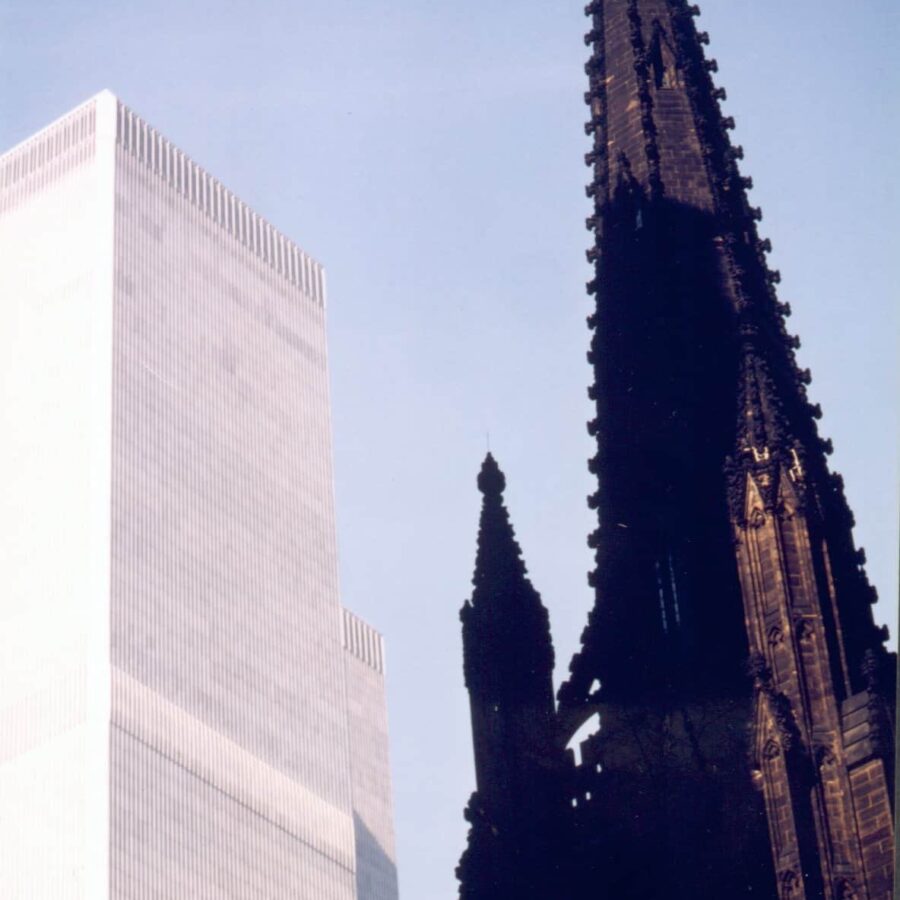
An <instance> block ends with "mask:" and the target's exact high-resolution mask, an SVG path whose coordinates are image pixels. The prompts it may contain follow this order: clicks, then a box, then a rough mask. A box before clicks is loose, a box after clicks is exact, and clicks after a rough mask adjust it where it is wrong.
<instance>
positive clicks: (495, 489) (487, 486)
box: [478, 452, 506, 497]
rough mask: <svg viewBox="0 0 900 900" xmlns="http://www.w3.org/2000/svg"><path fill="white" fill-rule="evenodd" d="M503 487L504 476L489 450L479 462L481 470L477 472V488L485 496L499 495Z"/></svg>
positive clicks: (504, 482) (504, 484)
mask: <svg viewBox="0 0 900 900" xmlns="http://www.w3.org/2000/svg"><path fill="white" fill-rule="evenodd" d="M505 488H506V478H505V477H504V475H503V473H502V472H501V471H500V466H498V465H497V461H496V460H495V459H494V457H493V456H491V454H490V452H489V453H488V454H487V456H485V458H484V462H483V463H482V464H481V471H480V472H479V473H478V490H479V491H481V493H482V494H484V495H485V496H487V495H489V494H490V495H493V496H496V497H499V496H500V495H501V494H502V493H503V491H504V489H505Z"/></svg>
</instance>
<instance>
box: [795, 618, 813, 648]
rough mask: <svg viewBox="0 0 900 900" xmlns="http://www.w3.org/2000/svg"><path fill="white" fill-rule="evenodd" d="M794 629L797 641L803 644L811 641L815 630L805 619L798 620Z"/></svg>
mask: <svg viewBox="0 0 900 900" xmlns="http://www.w3.org/2000/svg"><path fill="white" fill-rule="evenodd" d="M794 628H795V631H796V634H797V640H798V641H800V642H801V643H803V644H808V643H809V642H810V641H811V640H812V638H813V634H814V633H815V629H814V628H813V626H812V623H811V622H809V621H808V620H807V619H800V620H799V621H798V622H797V623H796V625H795V626H794Z"/></svg>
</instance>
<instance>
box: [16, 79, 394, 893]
mask: <svg viewBox="0 0 900 900" xmlns="http://www.w3.org/2000/svg"><path fill="white" fill-rule="evenodd" d="M324 306H325V282H324V273H323V271H322V269H321V267H320V266H319V265H318V263H316V262H314V261H313V260H312V259H310V258H309V257H308V256H307V255H306V254H305V253H303V252H302V251H301V250H299V249H298V248H297V246H296V245H295V244H293V243H292V242H291V241H289V240H288V239H287V238H285V237H284V236H283V235H281V234H280V233H279V232H277V231H276V230H275V229H274V228H272V227H271V226H270V225H269V224H268V223H266V222H265V221H263V220H262V219H261V218H260V217H259V216H257V215H256V214H255V213H253V212H252V211H251V210H249V209H248V208H247V207H246V206H245V205H244V204H243V203H241V202H240V201H239V200H238V199H237V198H236V197H235V196H234V195H233V194H231V193H230V192H229V191H227V190H226V189H225V188H224V187H223V186H222V185H221V184H219V182H217V181H216V180H215V179H213V178H211V177H210V176H209V175H207V174H206V173H205V172H204V171H203V170H202V169H200V168H199V167H198V166H197V165H195V164H194V163H193V162H192V161H191V160H190V159H188V158H187V157H186V156H185V155H184V154H183V153H181V152H180V151H179V150H177V149H176V148H175V147H173V146H172V145H171V144H170V143H169V142H168V141H166V140H165V139H163V138H162V137H161V136H160V135H159V134H158V132H156V131H154V130H153V129H152V128H150V127H149V126H147V124H146V123H145V122H143V121H142V120H141V119H139V118H138V117H137V116H136V115H134V114H133V113H132V112H131V111H130V110H129V109H128V108H127V107H125V106H123V105H122V104H121V103H120V102H118V101H117V100H116V98H115V97H114V96H112V95H111V94H109V93H106V92H104V93H101V94H99V95H98V96H97V97H95V98H93V99H91V100H90V101H88V102H87V103H85V104H84V105H82V106H80V107H79V108H78V109H76V110H75V111H74V112H72V113H70V114H69V115H67V116H65V117H63V118H62V119H59V120H58V121H57V122H55V123H53V124H52V125H51V126H49V127H48V128H46V129H44V130H43V131H41V132H39V133H38V134H37V135H35V136H34V137H32V138H30V139H29V140H27V141H25V142H24V143H22V144H20V145H19V146H17V147H15V148H14V149H12V150H11V151H9V152H8V153H6V154H5V155H3V156H2V157H0V470H2V473H3V474H2V486H0V896H2V897H4V898H23V900H24V898H27V900H32V898H34V900H37V898H45V897H46V898H53V900H58V898H76V897H84V898H87V900H103V898H107V897H109V898H114V900H120V898H141V900H145V898H151V897H152V898H156V897H160V898H178V900H180V898H185V900H188V898H190V900H195V898H210V900H212V898H217V900H218V898H241V900H243V898H248V900H249V898H282V897H284V898H287V897H290V898H304V900H351V898H355V897H358V898H360V900H393V898H396V896H397V885H396V871H395V865H394V845H393V826H392V818H391V799H390V782H389V774H388V763H387V728H386V712H385V701H384V675H383V647H382V643H381V638H380V636H379V635H378V634H377V633H376V632H375V631H374V630H373V629H372V628H370V627H369V626H368V625H366V624H365V623H363V622H362V621H361V620H359V619H358V618H356V617H355V616H353V615H352V614H350V613H347V612H346V611H343V610H342V609H341V607H340V602H339V592H338V575H337V555H336V545H335V518H334V501H333V488H332V454H331V431H330V414H329V400H328V378H327V367H326V347H325V313H324Z"/></svg>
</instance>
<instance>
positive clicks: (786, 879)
mask: <svg viewBox="0 0 900 900" xmlns="http://www.w3.org/2000/svg"><path fill="white" fill-rule="evenodd" d="M779 882H780V887H781V891H780V893H781V900H795V898H797V897H799V896H800V878H799V876H798V875H797V873H796V872H794V871H792V870H791V869H788V871H787V872H785V873H783V874H782V876H781V878H780V879H779Z"/></svg>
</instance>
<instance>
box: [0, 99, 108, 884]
mask: <svg viewBox="0 0 900 900" xmlns="http://www.w3.org/2000/svg"><path fill="white" fill-rule="evenodd" d="M112 125H114V101H113V100H112V98H111V97H109V96H108V95H100V96H98V97H97V98H95V99H94V100H92V101H90V102H88V103H87V104H85V105H84V106H82V107H80V108H79V109H77V110H75V111H74V112H73V113H72V114H70V115H69V116H67V117H65V118H64V119H61V120H59V121H58V122H56V123H54V124H53V125H51V126H50V127H49V128H47V129H45V130H44V131H42V132H40V133H39V134H38V135H36V136H35V137H34V138H32V139H30V140H29V141H27V142H26V143H25V144H23V145H20V146H19V147H17V148H14V149H13V150H12V151H10V152H9V153H7V154H5V155H4V156H3V157H0V248H2V259H3V263H2V265H0V434H2V435H3V438H2V440H0V472H2V479H0V485H2V487H0V584H2V590H0V847H2V852H0V886H2V887H0V892H2V894H3V896H4V897H10V898H29V900H30V898H34V900H37V898H53V900H65V898H76V897H86V898H90V900H94V898H97V900H102V898H103V897H104V896H106V882H107V878H106V871H107V865H106V854H107V831H106V807H107V801H108V791H107V783H108V743H109V742H108V720H109V674H108V673H109V651H108V644H109V641H108V624H107V623H108V616H109V605H108V598H109V587H108V571H109V564H108V560H109V501H110V491H109V465H110V453H109V446H110V414H109V413H110V407H109V399H110V374H111V373H110V358H111V353H110V337H111V321H112V320H111V314H112V199H113V192H112V185H113V161H112V152H111V150H112V144H111V141H110V136H111V134H110V127H111V126H112Z"/></svg>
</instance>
